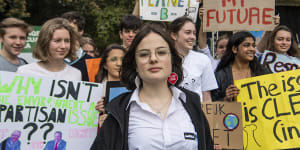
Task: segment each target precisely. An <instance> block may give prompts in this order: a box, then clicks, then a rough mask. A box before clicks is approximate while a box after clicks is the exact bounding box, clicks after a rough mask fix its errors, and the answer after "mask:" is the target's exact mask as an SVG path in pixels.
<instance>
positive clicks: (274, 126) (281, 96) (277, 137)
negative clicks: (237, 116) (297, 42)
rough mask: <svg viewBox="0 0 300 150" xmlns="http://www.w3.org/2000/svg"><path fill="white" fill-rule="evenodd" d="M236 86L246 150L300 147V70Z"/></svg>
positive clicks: (244, 80) (251, 80)
mask: <svg viewBox="0 0 300 150" xmlns="http://www.w3.org/2000/svg"><path fill="white" fill-rule="evenodd" d="M235 85H236V86H237V87H238V88H239V89H240V94H239V95H238V97H237V100H238V101H239V102H241V103H242V110H243V126H244V149H245V150H253V149H255V150H266V149H288V148H296V147H300V143H299V140H300V123H299V120H300V91H299V89H300V70H293V71H286V72H280V73H274V74H269V75H263V76H257V77H253V78H248V79H242V80H237V81H235Z"/></svg>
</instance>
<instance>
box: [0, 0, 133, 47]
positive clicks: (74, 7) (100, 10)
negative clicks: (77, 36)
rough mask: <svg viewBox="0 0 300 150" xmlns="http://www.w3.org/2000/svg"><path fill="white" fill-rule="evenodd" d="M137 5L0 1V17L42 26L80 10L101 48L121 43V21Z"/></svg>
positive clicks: (102, 0) (128, 0) (112, 0)
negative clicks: (62, 15) (53, 19)
mask: <svg viewBox="0 0 300 150" xmlns="http://www.w3.org/2000/svg"><path fill="white" fill-rule="evenodd" d="M134 4H135V0H0V20H2V19H3V18H6V17H16V18H21V19H24V20H25V21H26V22H28V23H30V24H32V25H42V24H43V23H44V22H45V21H46V20H48V19H51V18H54V17H59V16H61V14H62V13H64V12H67V11H78V12H80V13H81V14H82V15H83V16H84V17H85V18H86V26H85V34H86V35H89V36H91V37H92V38H93V39H94V40H95V42H96V44H97V46H98V49H99V50H102V49H104V48H105V47H106V46H107V45H109V44H111V43H120V39H119V33H118V32H119V24H120V20H121V18H122V17H123V16H124V15H125V14H129V13H131V12H132V11H133V8H134Z"/></svg>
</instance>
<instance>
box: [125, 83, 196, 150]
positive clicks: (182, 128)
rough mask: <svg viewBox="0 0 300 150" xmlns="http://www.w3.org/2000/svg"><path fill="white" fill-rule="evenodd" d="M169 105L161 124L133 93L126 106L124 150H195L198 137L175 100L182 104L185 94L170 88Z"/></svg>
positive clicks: (190, 121)
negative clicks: (127, 115) (126, 148)
mask: <svg viewBox="0 0 300 150" xmlns="http://www.w3.org/2000/svg"><path fill="white" fill-rule="evenodd" d="M171 89H172V93H173V96H172V102H171V104H170V106H169V109H168V112H167V115H166V117H165V120H161V118H160V116H159V115H158V114H156V113H155V112H154V111H153V110H151V108H150V106H149V105H148V104H146V103H142V102H141V101H140V99H139V97H138V93H139V89H138V88H137V89H135V90H134V92H133V94H132V96H131V98H130V101H129V104H128V106H127V108H126V109H128V107H129V105H130V113H129V127H128V147H129V149H130V150H180V149H184V150H195V149H198V137H197V133H196V131H195V128H194V125H193V123H192V120H191V118H190V116H189V114H188V113H187V111H186V109H185V108H184V106H183V105H182V102H181V101H180V99H179V98H181V99H182V100H183V102H184V103H185V102H186V96H185V94H184V93H183V92H182V91H181V90H179V89H178V88H176V87H172V88H171Z"/></svg>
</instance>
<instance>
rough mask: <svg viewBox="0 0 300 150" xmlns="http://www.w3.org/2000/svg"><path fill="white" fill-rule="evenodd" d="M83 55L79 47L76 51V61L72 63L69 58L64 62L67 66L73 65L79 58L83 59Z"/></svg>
mask: <svg viewBox="0 0 300 150" xmlns="http://www.w3.org/2000/svg"><path fill="white" fill-rule="evenodd" d="M84 55H85V52H84V51H83V49H82V48H81V47H80V48H79V49H78V50H77V51H76V56H77V59H76V60H74V61H72V60H70V59H69V58H65V62H66V63H67V64H69V65H72V64H74V63H75V62H77V61H78V60H79V59H80V58H81V57H83V56H84Z"/></svg>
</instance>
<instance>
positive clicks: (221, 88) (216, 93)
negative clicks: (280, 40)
mask: <svg viewBox="0 0 300 150" xmlns="http://www.w3.org/2000/svg"><path fill="white" fill-rule="evenodd" d="M259 67H260V71H259V72H255V73H254V74H255V76H260V75H264V74H268V73H270V71H269V70H268V69H267V68H265V67H263V66H262V65H261V66H259ZM215 76H216V80H217V83H218V88H217V89H215V90H212V91H211V92H210V93H211V99H212V100H213V101H223V99H224V97H225V96H226V88H227V87H228V86H229V85H231V84H233V76H232V65H228V66H226V67H225V68H223V69H222V70H219V71H217V72H215Z"/></svg>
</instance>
